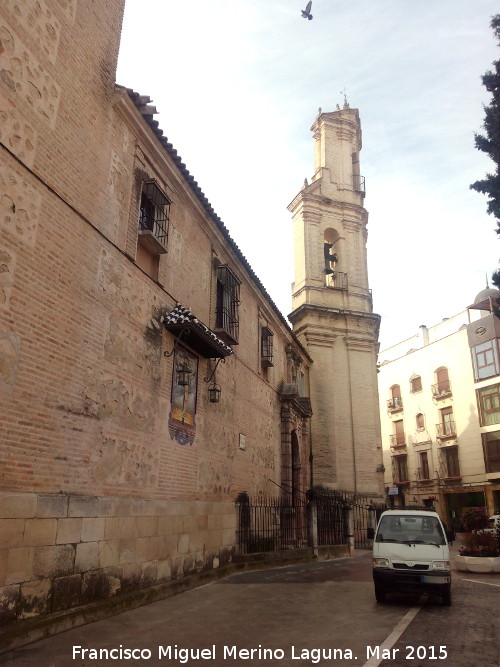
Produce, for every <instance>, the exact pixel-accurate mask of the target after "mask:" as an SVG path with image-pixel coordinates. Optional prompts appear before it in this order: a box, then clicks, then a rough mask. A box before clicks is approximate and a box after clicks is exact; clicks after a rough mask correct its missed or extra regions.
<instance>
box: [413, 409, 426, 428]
mask: <svg viewBox="0 0 500 667" xmlns="http://www.w3.org/2000/svg"><path fill="white" fill-rule="evenodd" d="M415 421H416V423H417V428H418V429H423V428H425V419H424V415H423V414H422V413H421V412H419V413H418V415H417V416H416V417H415Z"/></svg>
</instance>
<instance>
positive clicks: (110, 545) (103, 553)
mask: <svg viewBox="0 0 500 667" xmlns="http://www.w3.org/2000/svg"><path fill="white" fill-rule="evenodd" d="M119 563H120V540H106V541H104V542H99V566H100V567H111V566H113V565H118V564H119Z"/></svg>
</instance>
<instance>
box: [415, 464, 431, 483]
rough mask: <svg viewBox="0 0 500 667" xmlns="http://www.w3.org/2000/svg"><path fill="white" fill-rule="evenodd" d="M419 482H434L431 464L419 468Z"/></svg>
mask: <svg viewBox="0 0 500 667" xmlns="http://www.w3.org/2000/svg"><path fill="white" fill-rule="evenodd" d="M417 482H418V483H419V484H426V483H427V484H428V483H429V482H432V477H431V473H430V471H429V466H427V467H422V468H417Z"/></svg>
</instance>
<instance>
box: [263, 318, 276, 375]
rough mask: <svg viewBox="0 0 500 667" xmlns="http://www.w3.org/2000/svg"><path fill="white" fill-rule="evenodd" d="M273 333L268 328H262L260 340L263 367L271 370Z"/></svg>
mask: <svg viewBox="0 0 500 667" xmlns="http://www.w3.org/2000/svg"><path fill="white" fill-rule="evenodd" d="M273 335H274V334H273V332H272V331H271V330H270V329H269V328H268V327H262V330H261V339H260V358H261V361H262V365H263V366H265V367H266V368H269V367H270V366H272V365H273Z"/></svg>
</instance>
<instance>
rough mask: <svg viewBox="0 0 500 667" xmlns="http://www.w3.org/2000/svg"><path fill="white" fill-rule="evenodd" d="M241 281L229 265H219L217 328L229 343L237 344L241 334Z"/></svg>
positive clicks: (216, 309)
mask: <svg viewBox="0 0 500 667" xmlns="http://www.w3.org/2000/svg"><path fill="white" fill-rule="evenodd" d="M240 284H241V283H240V281H239V280H238V278H237V277H236V276H235V275H234V273H233V272H232V271H231V269H230V268H229V267H228V266H218V267H217V303H216V308H215V330H216V331H217V333H218V334H219V335H220V337H221V338H223V339H224V340H225V341H226V342H227V343H229V344H234V345H236V344H237V343H238V336H239V326H240V323H239V319H238V310H239V304H240Z"/></svg>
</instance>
